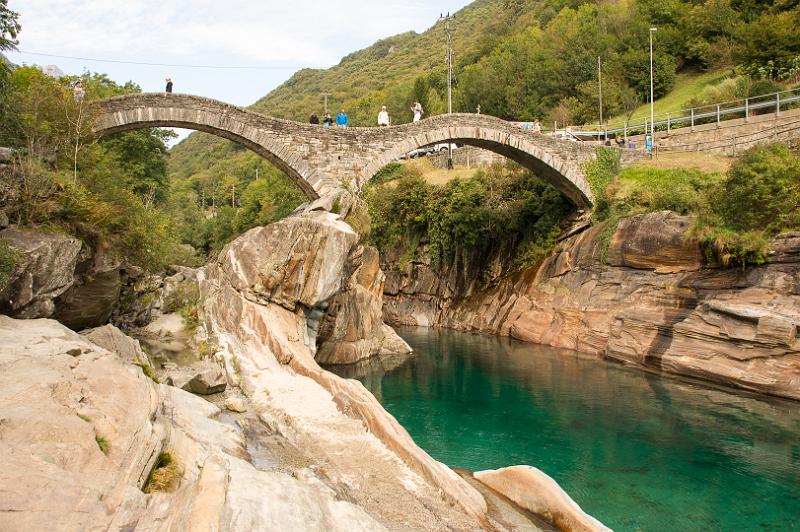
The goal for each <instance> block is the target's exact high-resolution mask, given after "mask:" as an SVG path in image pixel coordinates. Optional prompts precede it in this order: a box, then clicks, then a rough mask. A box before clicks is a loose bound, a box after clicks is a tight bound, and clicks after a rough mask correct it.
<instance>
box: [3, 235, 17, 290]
mask: <svg viewBox="0 0 800 532" xmlns="http://www.w3.org/2000/svg"><path fill="white" fill-rule="evenodd" d="M20 259H21V253H20V252H19V251H18V250H17V249H15V248H14V247H12V246H11V245H10V240H8V239H7V238H0V292H2V291H3V290H4V289H5V287H6V285H7V284H8V282H9V280H10V279H11V276H12V274H13V273H14V270H15V269H16V268H17V264H18V263H19V261H20Z"/></svg>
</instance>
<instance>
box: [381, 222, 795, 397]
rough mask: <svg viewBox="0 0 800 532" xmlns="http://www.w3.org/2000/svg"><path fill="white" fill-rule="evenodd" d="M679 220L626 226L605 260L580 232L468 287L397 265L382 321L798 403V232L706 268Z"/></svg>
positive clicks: (595, 234) (427, 269) (595, 232)
mask: <svg viewBox="0 0 800 532" xmlns="http://www.w3.org/2000/svg"><path fill="white" fill-rule="evenodd" d="M692 223H693V219H692V218H690V217H686V216H678V215H676V214H674V213H670V212H666V211H665V212H657V213H650V214H645V215H637V216H633V217H630V218H628V219H626V220H624V221H623V222H622V223H620V225H619V227H618V228H617V230H616V233H615V234H614V236H613V238H612V240H611V243H610V246H609V249H608V251H607V254H606V263H605V264H603V263H602V261H601V256H602V255H603V253H602V244H601V242H600V235H601V232H602V230H603V227H602V225H598V226H595V227H592V228H590V229H588V230H586V231H584V232H582V233H579V234H577V235H575V236H572V237H570V238H568V239H566V240H564V241H563V242H561V243H560V244H558V245H557V246H556V248H555V250H554V251H553V252H552V253H551V254H550V255H549V256H548V257H547V258H546V259H545V260H544V261H543V262H542V264H541V265H539V266H537V267H534V268H531V269H528V270H526V271H523V272H520V273H517V274H515V275H513V276H510V277H507V278H500V279H498V280H497V281H496V282H495V283H494V284H492V285H491V287H489V288H484V289H482V290H477V289H473V288H472V287H471V286H470V289H469V290H464V289H463V288H460V287H458V286H457V285H456V284H455V283H453V282H452V279H453V276H452V275H447V274H444V275H440V274H437V273H436V272H435V271H434V270H433V269H432V268H431V266H430V265H429V264H426V263H425V262H424V261H419V262H416V263H414V264H412V265H411V266H410V267H409V269H408V270H406V271H404V272H400V271H398V270H397V268H396V267H395V266H394V264H392V263H391V262H389V263H387V264H384V270H385V271H386V272H387V282H386V290H385V294H384V319H385V320H386V321H387V322H389V323H391V324H394V325H398V324H406V325H439V326H445V327H452V328H455V329H461V330H473V331H480V332H485V333H490V334H500V335H505V336H512V337H514V338H517V339H520V340H524V341H527V342H534V343H541V344H547V345H552V346H556V347H566V348H570V349H575V350H578V351H583V352H586V353H593V354H598V355H602V356H605V357H608V358H612V359H615V360H619V361H621V362H624V363H626V364H630V365H634V366H640V367H646V368H649V369H656V370H664V371H668V372H672V373H677V374H681V375H690V376H693V377H699V378H702V379H705V380H709V381H714V382H718V383H722V384H726V385H732V386H737V387H740V388H745V389H748V390H753V391H757V392H761V393H767V394H772V395H778V396H783V397H789V398H793V399H800V341H799V340H798V337H797V327H798V325H799V324H800V234H798V233H789V234H785V235H781V236H779V237H777V238H776V239H775V240H774V241H773V242H772V243H771V245H770V252H769V255H768V258H769V263H768V264H766V265H764V266H759V267H748V268H747V269H746V270H743V269H737V268H731V269H707V268H706V266H705V264H704V262H703V256H702V253H701V250H700V248H699V245H698V244H697V242H696V241H692V240H691V238H690V236H689V235H688V234H687V232H688V229H689V228H690V227H691V225H692Z"/></svg>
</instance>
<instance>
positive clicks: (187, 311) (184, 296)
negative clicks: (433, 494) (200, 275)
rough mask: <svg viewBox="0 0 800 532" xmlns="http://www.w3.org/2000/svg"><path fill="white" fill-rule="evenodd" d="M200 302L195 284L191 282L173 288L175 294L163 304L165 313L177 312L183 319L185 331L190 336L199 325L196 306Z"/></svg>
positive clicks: (198, 291)
mask: <svg viewBox="0 0 800 532" xmlns="http://www.w3.org/2000/svg"><path fill="white" fill-rule="evenodd" d="M199 302H200V289H199V287H198V286H197V283H196V282H194V281H191V280H188V281H182V282H181V283H178V286H176V287H175V292H174V293H173V294H172V296H171V297H170V298H169V299H168V300H167V301H165V302H164V307H165V308H164V311H165V312H177V313H179V314H180V315H181V317H182V318H183V324H184V326H185V327H186V330H187V331H188V332H189V333H190V334H192V333H193V332H194V330H195V329H197V326H198V325H199V324H200V319H199V317H198V305H199Z"/></svg>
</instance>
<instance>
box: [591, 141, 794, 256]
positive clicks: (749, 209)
mask: <svg viewBox="0 0 800 532" xmlns="http://www.w3.org/2000/svg"><path fill="white" fill-rule="evenodd" d="M604 159H605V157H604V156H602V155H601V154H598V159H597V161H596V162H594V163H592V164H590V165H589V166H588V168H587V175H588V177H589V183H590V185H591V187H592V193H593V194H594V197H595V211H594V213H593V214H594V219H595V221H598V222H600V221H602V222H604V223H605V224H606V225H605V227H604V228H603V230H602V232H601V234H600V237H599V239H600V243H601V244H600V254H601V260H603V259H604V257H605V254H606V253H607V247H608V244H609V243H610V240H611V237H612V236H613V234H614V231H615V229H616V227H617V224H618V222H619V220H621V219H622V218H624V217H626V216H631V215H634V214H642V213H647V212H655V211H662V210H669V211H673V212H676V213H679V214H690V215H694V216H696V217H697V223H696V225H695V227H694V228H693V230H692V236H693V237H694V238H697V239H698V240H699V241H700V243H701V245H702V246H703V248H704V250H705V252H706V257H707V259H708V262H709V264H716V265H720V266H724V267H727V266H731V265H737V266H740V267H745V266H746V265H748V264H762V263H764V262H765V261H766V253H767V245H768V243H769V240H770V239H771V238H773V237H774V236H776V235H777V234H779V233H781V232H784V231H789V230H795V229H798V228H800V157H798V156H797V155H795V154H793V153H792V152H791V151H790V150H789V149H788V148H787V147H786V146H785V145H783V144H769V145H763V146H757V147H754V148H751V149H750V150H748V151H747V152H745V153H744V154H743V155H742V156H741V158H740V159H739V160H737V161H736V162H735V163H734V164H733V165H732V166H731V168H730V170H729V171H728V174H727V176H723V175H720V174H708V173H705V172H701V171H699V170H689V169H669V170H663V169H655V168H646V167H636V166H634V167H631V168H626V169H625V170H622V171H621V172H619V173H618V174H617V175H616V176H615V177H613V179H611V180H610V181H609V180H608V176H609V175H613V170H611V169H612V168H613V163H609V162H608V161H605V160H604ZM603 183H605V186H603Z"/></svg>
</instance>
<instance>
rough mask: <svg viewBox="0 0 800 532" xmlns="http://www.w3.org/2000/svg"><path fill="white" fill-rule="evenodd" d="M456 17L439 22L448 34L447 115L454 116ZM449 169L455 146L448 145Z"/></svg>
mask: <svg viewBox="0 0 800 532" xmlns="http://www.w3.org/2000/svg"><path fill="white" fill-rule="evenodd" d="M455 18H456V16H455V15H451V14H450V12H449V11H448V13H447V15H442V14H439V20H444V32H445V33H446V34H447V57H446V58H445V60H446V61H447V114H453V30H452V28H451V27H450V21H451V20H455ZM447 169H448V170H452V169H453V145H452V144H450V143H449V142H448V143H447Z"/></svg>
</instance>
